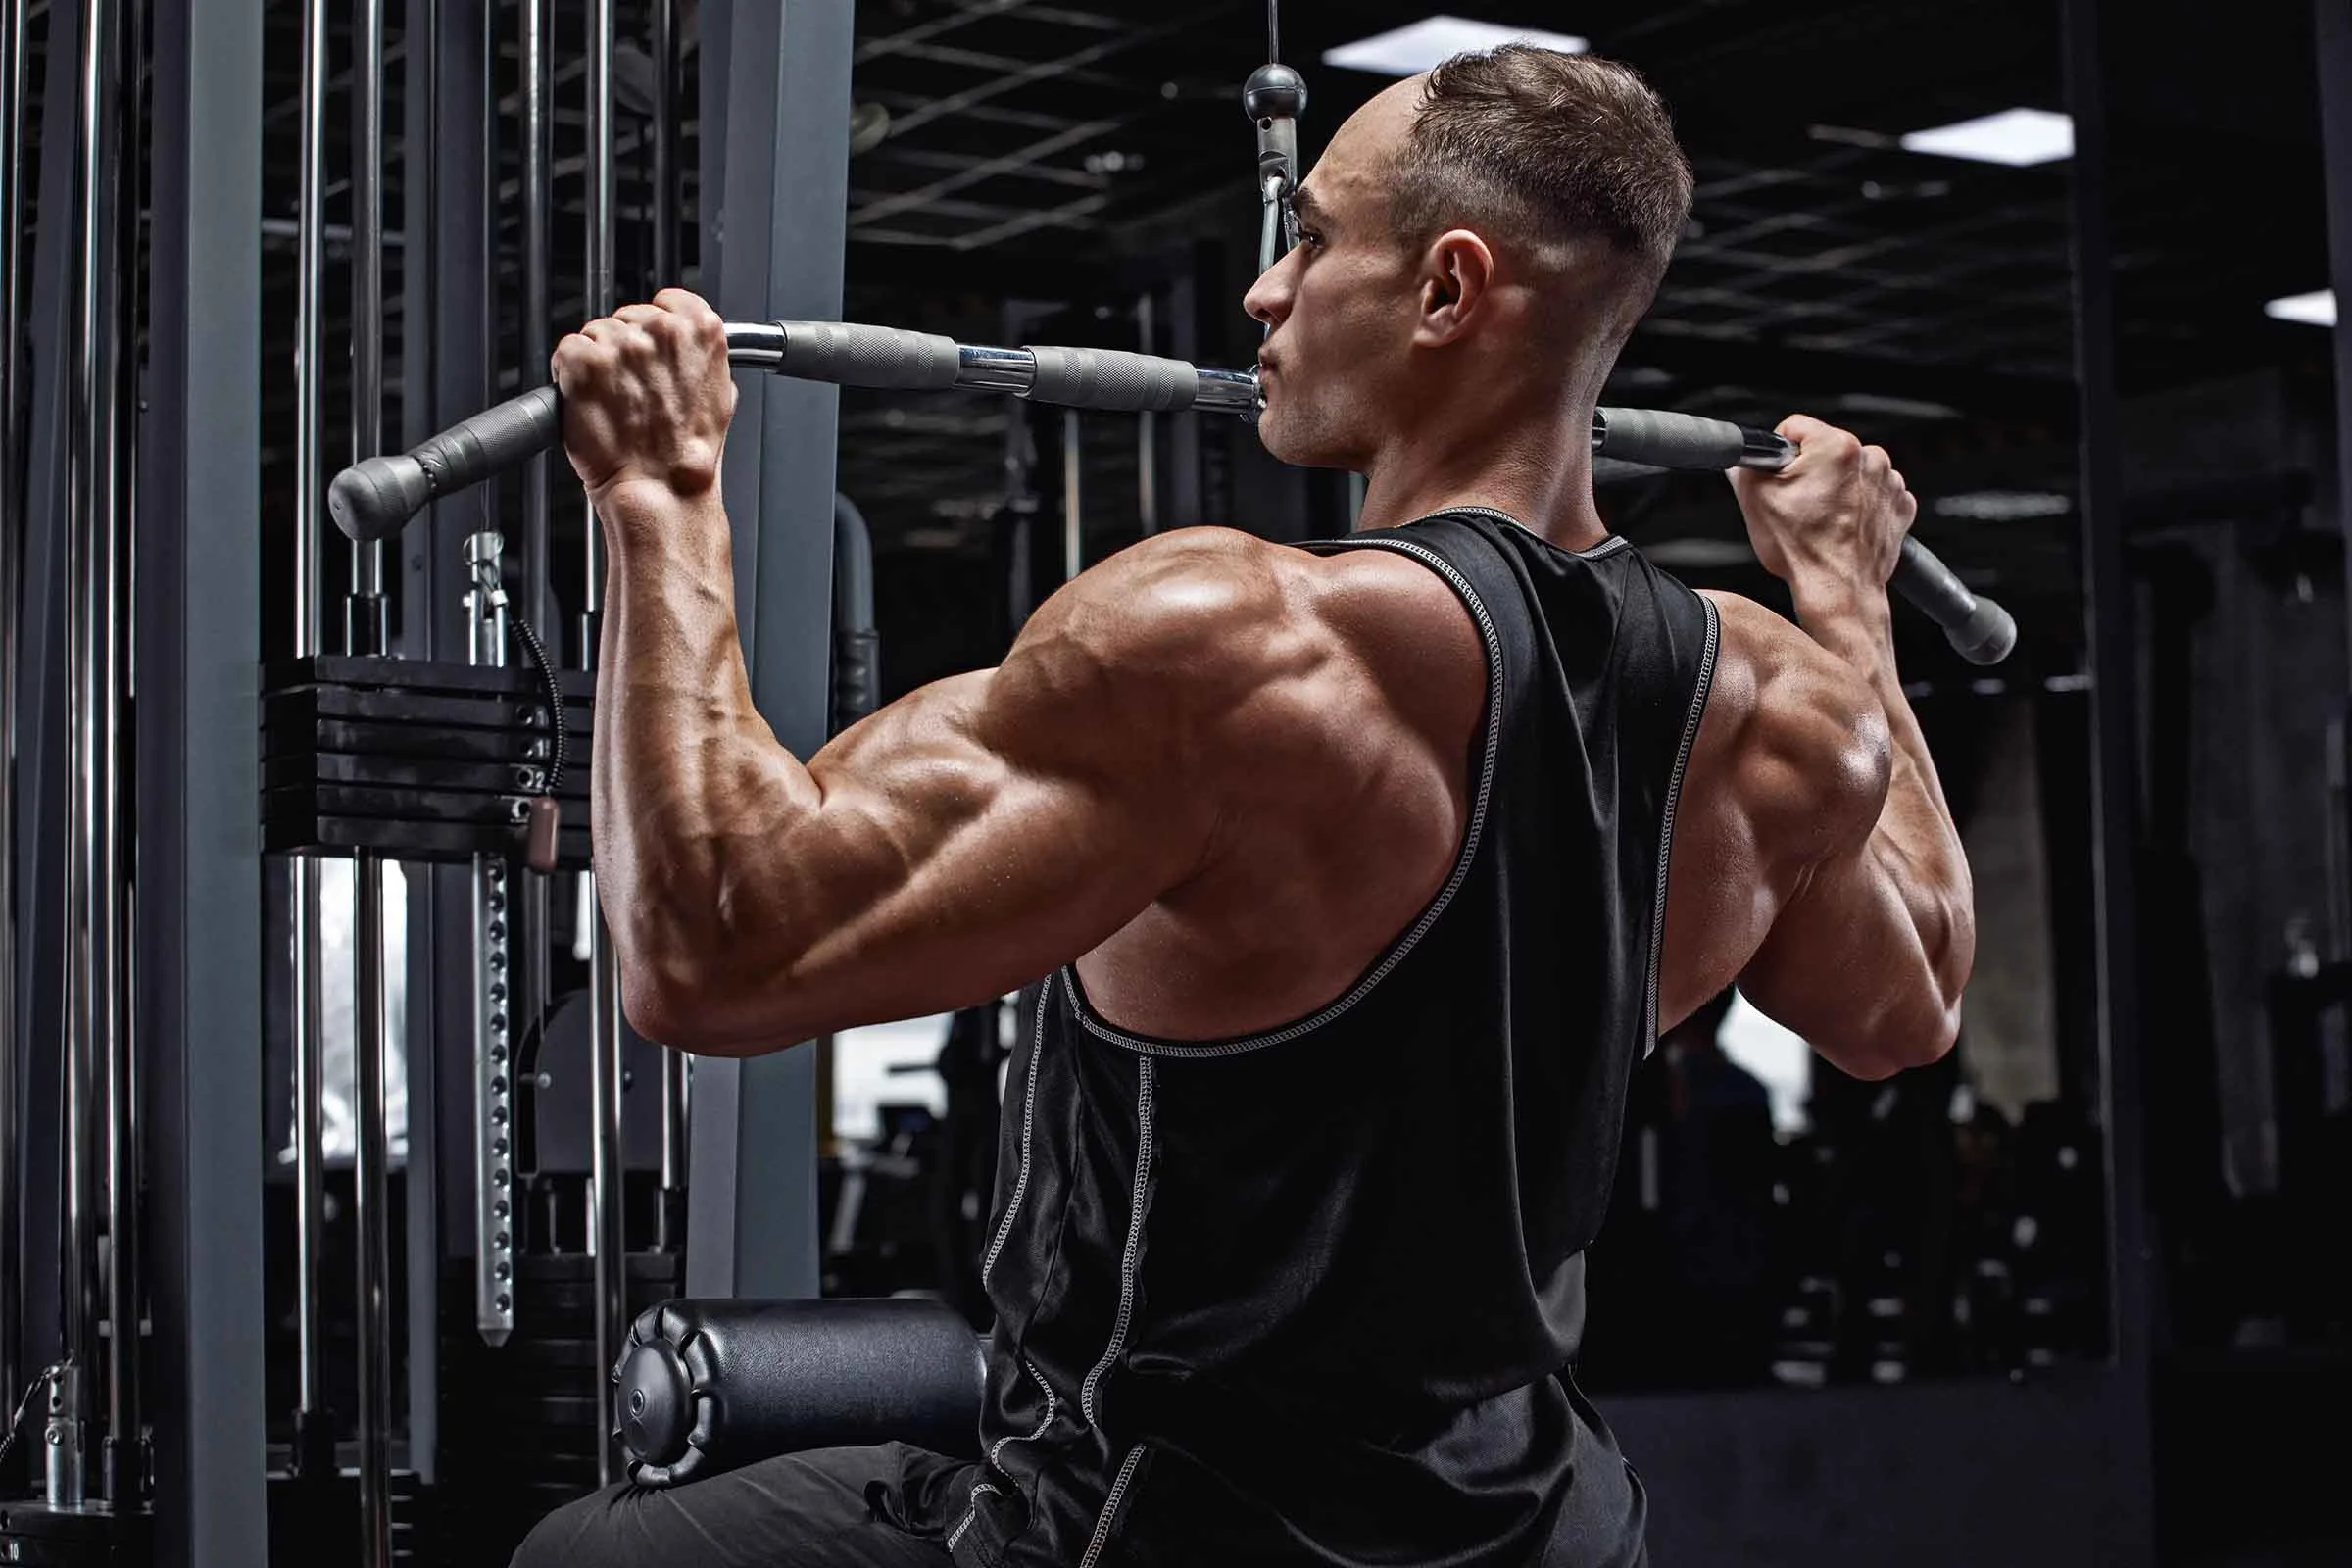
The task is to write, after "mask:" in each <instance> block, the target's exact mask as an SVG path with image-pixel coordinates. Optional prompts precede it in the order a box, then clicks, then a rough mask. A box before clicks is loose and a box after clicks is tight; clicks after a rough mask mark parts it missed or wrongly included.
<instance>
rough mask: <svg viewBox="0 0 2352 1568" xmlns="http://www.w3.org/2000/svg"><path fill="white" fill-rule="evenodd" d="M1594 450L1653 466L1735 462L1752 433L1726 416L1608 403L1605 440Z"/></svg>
mask: <svg viewBox="0 0 2352 1568" xmlns="http://www.w3.org/2000/svg"><path fill="white" fill-rule="evenodd" d="M1746 450H1747V436H1746V434H1745V432H1743V431H1742V430H1741V429H1740V426H1738V425H1736V424H1733V423H1730V422H1729V421H1727V420H1723V419H1705V418H1701V417H1698V416H1697V415H1695V414H1671V413H1668V412H1666V411H1664V410H1661V409H1604V410H1602V411H1601V439H1600V445H1598V446H1596V447H1594V448H1593V451H1594V452H1595V453H1598V454H1599V455H1600V456H1602V457H1608V458H1615V459H1617V460H1618V461H1619V462H1621V463H1641V464H1646V465H1647V466H1650V467H1653V468H1736V467H1738V466H1740V458H1741V457H1742V456H1743V455H1744V454H1745V453H1746Z"/></svg>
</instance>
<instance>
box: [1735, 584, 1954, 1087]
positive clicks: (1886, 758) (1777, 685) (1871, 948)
mask: <svg viewBox="0 0 2352 1568" xmlns="http://www.w3.org/2000/svg"><path fill="white" fill-rule="evenodd" d="M1796 604H1797V614H1798V617H1799V621H1800V624H1802V625H1803V627H1804V630H1803V631H1801V632H1800V631H1798V630H1797V628H1795V627H1791V626H1789V624H1788V623H1787V622H1786V621H1779V617H1777V616H1773V615H1771V613H1770V612H1769V611H1762V610H1757V611H1755V612H1754V613H1755V615H1756V616H1757V617H1759V618H1764V617H1769V618H1770V619H1772V620H1774V621H1777V622H1778V626H1777V628H1776V630H1777V633H1778V635H1777V636H1775V637H1773V638H1772V641H1774V642H1779V643H1781V644H1782V646H1781V647H1779V648H1777V649H1775V650H1773V652H1772V654H1771V655H1769V656H1768V657H1770V658H1772V659H1773V660H1774V662H1775V664H1776V665H1777V668H1776V671H1775V673H1774V674H1773V675H1772V676H1770V677H1768V678H1767V679H1766V680H1764V681H1763V682H1762V683H1761V687H1760V690H1759V692H1758V698H1757V706H1756V708H1755V710H1754V711H1753V712H1752V713H1751V714H1750V716H1749V718H1748V720H1747V723H1746V726H1745V727H1746V731H1747V733H1746V734H1745V735H1744V736H1743V738H1742V743H1741V744H1740V748H1739V750H1740V757H1741V760H1740V764H1739V777H1740V786H1739V792H1740V795H1741V796H1742V797H1743V800H1742V808H1743V814H1744V815H1745V816H1746V817H1747V819H1748V821H1749V822H1750V823H1751V824H1752V828H1753V831H1754V832H1755V834H1756V837H1757V839H1758V841H1759V845H1758V848H1759V851H1760V853H1759V855H1758V860H1759V862H1760V863H1761V864H1763V865H1764V866H1766V867H1767V868H1768V869H1767V871H1766V876H1767V878H1768V880H1769V881H1770V882H1771V883H1772V884H1773V886H1772V888H1771V893H1770V897H1771V898H1772V899H1773V901H1774V903H1775V904H1776V905H1777V909H1776V911H1775V912H1774V913H1773V915H1772V917H1771V921H1770V925H1769V928H1768V929H1767V931H1766V932H1765V934H1764V938H1763V942H1762V944H1761V945H1760V946H1759V947H1758V948H1757V949H1756V951H1755V954H1754V955H1753V956H1751V957H1750V958H1749V959H1748V960H1747V962H1746V964H1745V965H1744V966H1743V967H1742V968H1741V970H1740V990H1741V992H1742V993H1744V994H1745V995H1746V997H1747V998H1748V1000H1749V1001H1750V1002H1752V1003H1754V1004H1755V1005H1756V1006H1757V1007H1758V1008H1760V1009H1761V1010H1762V1011H1763V1012H1764V1013H1765V1014H1766V1015H1767V1016H1769V1017H1772V1018H1774V1019H1777V1020H1778V1021H1779V1022H1781V1023H1782V1024H1784V1025H1786V1026H1787V1027H1788V1028H1789V1029H1791V1030H1793V1031H1795V1032H1796V1033H1797V1034H1799V1035H1802V1036H1803V1037H1804V1038H1805V1039H1806V1040H1807V1041H1808V1042H1810V1043H1811V1044H1812V1046H1813V1048H1814V1049H1815V1050H1816V1051H1818V1052H1820V1053H1821V1054H1823V1055H1824V1056H1826V1057H1828V1058H1829V1059H1830V1060H1831V1061H1833V1062H1835V1063H1836V1064H1837V1065H1838V1067H1840V1068H1842V1069H1843V1070H1845V1071H1846V1072H1849V1073H1852V1074H1853V1075H1855V1076H1856V1077H1860V1078H1884V1077H1887V1076H1888V1075H1890V1074H1892V1073H1895V1072H1898V1071H1900V1070H1901V1069H1903V1068H1905V1067H1911V1066H1918V1065H1921V1064H1924V1063H1926V1062H1930V1061H1933V1060H1935V1059H1936V1057H1938V1056H1940V1055H1942V1054H1944V1052H1946V1051H1948V1050H1949V1049H1951V1044H1952V1041H1953V1038H1954V1037H1955V1035H1956V1034H1957V1033H1958V1030H1959V1019H1960V995H1961V990H1962V988H1963V987H1964V986H1965V985H1966V984H1967V982H1968V976H1969V970H1970V967H1971V965H1972V963H1973V962H1974V959H1975V952H1976V927H1975V919H1974V914H1973V911H1972V907H1971V890H1970V882H1969V872H1968V862H1967V859H1966V858H1965V856H1964V855H1963V853H1962V850H1961V846H1960V840H1959V834H1958V833H1957V831H1956V830H1955V829H1954V828H1953V826H1952V821H1951V816H1950V813H1949V810H1948V809H1947V808H1946V807H1945V805H1944V800H1943V792H1942V788H1941V785H1940V784H1939V783H1938V781H1937V779H1936V768H1935V763H1934V761H1933V760H1932V759H1931V758H1930V757H1929V755H1928V750H1927V746H1926V743H1925V741H1924V740H1923V739H1922V738H1921V735H1920V731H1919V724H1918V721H1917V719H1915V718H1914V717H1913V716H1912V713H1911V709H1910V705H1909V704H1908V703H1907V702H1906V701H1905V700H1904V697H1903V694H1902V690H1901V688H1900V686H1899V685H1898V684H1896V683H1895V681H1894V679H1893V664H1894V662H1893V654H1892V648H1891V637H1890V636H1889V634H1888V633H1887V630H1886V626H1885V622H1886V617H1887V605H1886V598H1885V595H1884V594H1881V595H1880V596H1879V599H1878V603H1877V605H1876V607H1875V610H1874V608H1873V607H1872V606H1871V605H1869V604H1868V603H1861V604H1856V603H1852V602H1849V601H1846V600H1843V599H1833V598H1829V597H1828V595H1827V592H1826V590H1820V589H1814V590H1811V591H1808V589H1807V588H1805V587H1800V588H1799V589H1798V592H1797V595H1796ZM1729 618H1730V617H1728V616H1727V620H1728V619H1729ZM1789 644H1794V645H1797V646H1795V647H1790V646H1788V645H1789ZM1825 655H1826V656H1827V657H1826V658H1825V657H1823V656H1825Z"/></svg>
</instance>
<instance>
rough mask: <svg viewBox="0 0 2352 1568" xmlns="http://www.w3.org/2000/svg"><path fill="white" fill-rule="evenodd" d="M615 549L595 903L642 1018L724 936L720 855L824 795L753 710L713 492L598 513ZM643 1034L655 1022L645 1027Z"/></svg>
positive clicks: (638, 496)
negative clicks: (601, 909) (602, 912)
mask: <svg viewBox="0 0 2352 1568" xmlns="http://www.w3.org/2000/svg"><path fill="white" fill-rule="evenodd" d="M599 513H600V515H601V516H602V517H603V519H604V525H605V536H606V539H607V541H608V544H609V552H608V555H609V561H610V565H609V567H608V571H607V575H606V590H605V605H604V625H603V632H602V638H603V641H602V648H601V658H600V663H599V678H598V681H597V714H596V733H597V746H596V749H595V769H594V771H595V777H594V808H595V809H594V818H595V820H594V840H595V856H596V870H597V880H598V892H599V897H600V900H601V902H602V903H603V905H604V907H605V912H606V917H607V919H608V920H609V921H610V922H611V923H612V926H613V932H614V935H615V939H616V941H617V943H618V944H619V950H620V954H621V956H622V962H623V969H624V976H625V977H626V978H628V979H629V980H630V981H631V982H632V987H631V988H632V990H633V991H635V993H636V994H637V996H638V998H639V1000H640V1007H641V1010H645V1011H648V1012H656V1011H659V1009H660V1007H661V1005H662V1001H661V999H662V997H663V996H665V995H668V994H671V993H673V992H674V991H675V990H677V989H678V988H680V987H691V986H692V985H693V984H694V983H695V980H694V970H695V966H696V965H697V964H698V963H700V962H702V961H703V960H705V959H706V958H707V957H708V956H709V955H710V953H711V950H712V948H713V946H714V945H715V944H716V943H717V942H718V940H719V939H720V937H721V935H722V933H721V929H720V928H721V925H722V923H723V917H724V911H725V907H726V904H727V902H728V901H727V898H726V888H727V879H728V868H727V864H726V856H727V850H728V846H729V845H730V843H734V842H739V841H740V840H742V839H743V838H744V837H745V836H746V835H747V834H750V833H757V834H760V835H761V836H765V835H767V834H780V833H781V832H783V831H784V830H786V829H788V828H789V827H790V825H791V823H792V820H793V819H794V818H795V817H796V816H798V815H801V814H805V813H806V812H808V811H809V810H812V809H814V806H815V803H816V801H817V799H818V795H819V791H818V790H817V787H816V785H815V783H814V782H813V781H812V780H811V779H810V777H809V772H808V769H807V768H806V767H805V766H803V765H802V763H801V762H800V761H799V760H797V759H795V758H793V757H792V756H791V754H790V753H788V752H786V751H785V750H784V749H783V748H782V747H780V746H778V745H777V744H776V741H775V737H774V734H773V732H772V731H771V730H770V729H769V728H768V726H767V724H766V722H765V721H764V720H762V719H761V718H760V714H759V712H758V711H757V710H756V709H755V708H754V707H753V704H752V694H751V683H750V678H749V674H748V672H747V671H746V669H745V667H744V662H743V644H742V639H741V637H740V635H739V632H738V629H737V625H736V619H735V593H734V560H733V545H732V541H731V538H730V535H729V531H728V527H727V519H726V515H725V512H724V510H723V509H722V507H721V505H720V502H719V498H718V494H717V491H716V490H715V488H713V489H711V490H710V491H708V492H706V493H704V494H703V495H700V496H695V497H681V496H679V495H677V494H676V493H675V492H673V491H671V490H670V489H668V488H667V487H666V486H659V485H645V484H639V485H632V486H627V487H623V488H619V489H616V490H614V491H611V492H608V493H607V494H606V495H605V496H604V497H602V498H601V500H600V505H599ZM645 1021H646V1022H651V1021H652V1020H651V1019H647V1020H645Z"/></svg>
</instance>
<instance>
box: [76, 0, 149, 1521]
mask: <svg viewBox="0 0 2352 1568" xmlns="http://www.w3.org/2000/svg"><path fill="white" fill-rule="evenodd" d="M122 28H123V17H122V14H121V7H120V6H119V5H118V4H117V3H116V0H84V4H83V8H82V30H81V45H82V54H81V60H80V62H79V66H80V96H79V99H78V101H77V104H76V107H77V109H78V112H79V113H78V118H77V123H76V126H75V137H74V149H73V151H74V170H73V172H74V180H73V250H74V254H73V289H74V300H73V304H74V320H75V325H76V329H77V336H78V339H79V341H78V342H77V343H76V344H75V357H74V367H73V369H74V375H73V407H72V409H71V411H70V417H71V424H72V441H71V451H70V455H69V495H68V532H69V540H68V547H67V549H68V567H67V584H68V587H67V599H68V611H67V613H68V617H69V627H68V659H69V688H68V696H67V702H68V708H69V711H70V719H69V732H70V733H69V740H68V757H69V763H68V766H69V778H70V780H71V785H70V795H69V804H68V817H69V820H68V828H67V832H68V849H67V866H66V876H67V892H66V904H67V908H66V932H67V943H68V955H69V956H68V958H67V972H66V1029H67V1054H68V1068H67V1073H66V1101H67V1105H66V1112H67V1128H66V1148H67V1155H66V1165H67V1168H66V1180H65V1186H66V1210H67V1224H66V1227H65V1238H64V1239H65V1243H66V1249H67V1257H66V1264H67V1268H66V1272H65V1274H64V1276H63V1283H64V1287H65V1290H66V1293H67V1302H66V1331H67V1340H66V1352H67V1355H68V1357H69V1358H70V1359H71V1360H72V1361H73V1365H74V1367H75V1369H76V1370H77V1371H78V1372H79V1373H80V1374H81V1375H79V1376H75V1377H73V1378H70V1379H68V1380H66V1382H65V1383H64V1384H63V1386H62V1387H61V1389H60V1399H61V1404H62V1408H61V1409H60V1410H59V1412H58V1415H59V1418H60V1421H61V1423H62V1425H61V1432H62V1433H63V1435H64V1437H65V1439H66V1441H68V1442H69V1443H71V1444H72V1446H73V1455H72V1456H71V1458H70V1459H69V1460H68V1461H67V1467H68V1468H69V1469H70V1470H72V1471H73V1475H72V1477H71V1479H70V1482H69V1486H70V1488H71V1489H72V1490H73V1491H77V1492H80V1493H82V1494H83V1495H86V1494H87V1491H88V1476H87V1463H88V1454H89V1446H90V1441H91V1438H92V1436H93V1430H92V1429H93V1423H92V1421H91V1404H92V1402H93V1401H92V1394H91V1386H90V1385H91V1376H90V1374H92V1373H93V1372H94V1371H96V1370H98V1369H100V1368H103V1369H104V1373H105V1374H106V1376H107V1379H108V1386H107V1397H106V1405H107V1408H108V1411H109V1413H110V1414H112V1413H115V1412H116V1411H117V1410H118V1409H119V1391H118V1390H117V1389H116V1387H115V1385H114V1376H115V1374H116V1373H117V1372H118V1371H119V1370H121V1368H120V1365H119V1362H118V1359H117V1358H116V1357H115V1356H113V1355H112V1354H110V1353H108V1350H107V1348H106V1346H105V1345H104V1343H103V1339H102V1336H101V1332H100V1324H101V1322H102V1320H103V1317H104V1314H105V1311H106V1308H107V1305H108V1304H109V1302H110V1299H111V1297H112V1295H113V1292H112V1291H110V1289H109V1287H108V1286H107V1284H106V1279H105V1276H106V1265H105V1262H104V1260H103V1258H102V1256H101V1248H100V1240H99V1237H100V1227H101V1223H102V1221H104V1220H107V1219H115V1220H116V1221H117V1223H118V1224H121V1223H123V1219H122V1216H126V1215H127V1213H128V1205H129V1203H130V1202H131V1201H135V1195H132V1194H125V1195H123V1200H122V1201H121V1203H120V1204H119V1203H118V1201H117V1199H116V1198H115V1195H112V1194H110V1193H106V1192H104V1191H102V1188H103V1186H104V1185H105V1174H106V1172H107V1170H108V1168H109V1167H111V1166H112V1165H113V1164H114V1160H113V1158H112V1148H113V1145H114V1143H115V1139H114V1136H113V1135H114V1132H115V1127H114V1125H113V1122H114V1115H115V1111H116V1109H117V1106H118V1102H119V1101H120V1102H121V1103H122V1108H123V1109H127V1108H128V1107H127V1100H128V1087H127V1085H124V1086H123V1093H122V1095H121V1096H120V1097H118V1095H117V1094H116V1093H115V1090H116V1087H117V1086H116V1075H117V1073H118V1072H119V1071H120V1070H121V1069H122V1068H123V1065H124V1063H123V1058H122V1054H120V1053H119V1052H118V1050H117V1047H118V1045H119V1044H120V1045H122V1046H124V1047H127V1044H128V1043H127V1041H126V1040H123V1021H124V1020H123V1006H122V1001H123V988H122V961H123V948H122V925H121V908H120V906H119V904H118V900H119V898H120V897H121V890H122V869H123V867H122V860H121V848H122V846H121V838H120V817H119V808H120V804H121V802H120V796H119V787H120V781H121V774H120V769H121V767H122V762H123V758H122V754H121V752H120V750H119V747H120V734H121V729H122V724H121V719H122V712H121V690H122V687H121V679H122V665H121V651H122V646H123V644H122V624H121V620H120V618H119V617H120V606H119V599H120V593H121V588H122V567H123V562H122V543H123V539H122V534H123V530H122V526H121V522H122V519H121V515H120V504H121V500H122V490H121V475H122V452H121V450H120V447H119V445H118V438H119V436H120V435H121V433H122V432H121V430H120V427H119V424H118V418H119V415H120V410H121V404H120V399H119V391H120V379H119V377H120V374H121V367H120V363H119V353H120V339H119V338H118V335H117V331H116V327H117V314H118V313H117V301H118V298H119V294H118V290H119V288H120V266H119V263H120V257H119V255H118V251H117V246H118V243H119V241H120V237H121V230H120V226H119V222H118V216H119V212H120V200H121V192H122V184H121V180H122V161H121V159H122V139H121V132H122V114H121V105H122V97H121V85H122V82H121V76H120V74H119V64H120V61H119V56H120V52H121V49H122V46H123V35H122ZM124 1235H125V1232H123V1231H118V1233H117V1236H116V1237H115V1238H112V1240H114V1241H117V1242H120V1241H121V1240H123V1236H124ZM115 1329H116V1332H117V1334H118V1335H121V1336H123V1337H125V1338H130V1339H132V1340H133V1341H134V1342H135V1337H136V1334H137V1315H136V1313H135V1312H133V1313H131V1314H129V1315H128V1316H127V1317H126V1318H123V1319H118V1320H117V1322H116V1325H115ZM109 1436H110V1437H111V1436H112V1434H110V1435H109ZM133 1436H135V1434H133Z"/></svg>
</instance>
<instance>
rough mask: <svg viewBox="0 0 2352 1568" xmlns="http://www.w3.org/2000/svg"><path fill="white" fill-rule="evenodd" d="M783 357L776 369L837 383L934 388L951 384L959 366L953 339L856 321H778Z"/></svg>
mask: <svg viewBox="0 0 2352 1568" xmlns="http://www.w3.org/2000/svg"><path fill="white" fill-rule="evenodd" d="M777 324H778V325H780V326H782V327H783V329H784V358H783V362H782V363H781V364H779V365H778V366H777V367H776V368H777V369H778V370H780V371H781V372H782V373H784V374H786V375H792V376H799V377H800V378H802V379H803V380H808V381H830V382H832V383H833V384H834V385H836V386H863V387H890V388H896V389H898V390H900V391H905V392H939V391H945V390H946V389H948V388H949V387H952V386H954V385H955V384H956V370H957V369H958V368H960V366H961V364H962V356H961V355H959V354H958V353H957V352H956V340H955V339H954V338H952V337H942V336H940V335H939V334H938V333H936V332H909V331H907V330H905V329H904V328H901V327H895V326H865V325H862V324H860V323H858V322H856V321H782V322H779V323H777Z"/></svg>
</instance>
